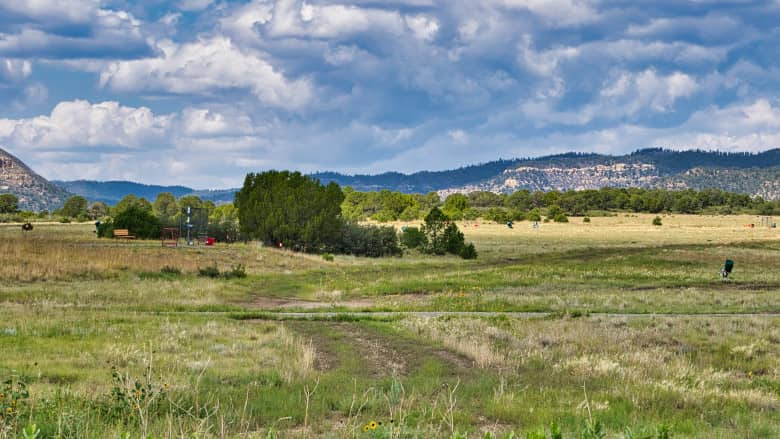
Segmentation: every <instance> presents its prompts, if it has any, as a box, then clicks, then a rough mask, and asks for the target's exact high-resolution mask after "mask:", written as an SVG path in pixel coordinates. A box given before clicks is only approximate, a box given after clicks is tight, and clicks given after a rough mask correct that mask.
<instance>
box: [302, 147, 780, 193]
mask: <svg viewBox="0 0 780 439" xmlns="http://www.w3.org/2000/svg"><path fill="white" fill-rule="evenodd" d="M778 169H780V149H772V150H769V151H765V152H762V153H758V154H750V153H723V152H709V151H669V150H664V149H659V148H652V149H644V150H639V151H636V152H634V153H631V154H626V155H622V156H610V155H602V154H579V153H567V154H560V155H554V156H546V157H539V158H529V159H515V160H500V161H496V162H490V163H485V164H481V165H474V166H468V167H464V168H460V169H456V170H452V171H439V172H429V171H425V172H418V173H414V174H408V175H407V174H399V173H385V174H380V175H375V176H367V175H355V176H350V175H342V174H336V173H319V174H314V176H315V177H317V178H319V179H320V180H321V181H323V182H329V181H335V182H337V183H339V184H340V185H342V186H352V187H354V188H355V189H357V190H361V191H365V190H381V189H390V190H398V191H401V192H422V193H425V192H430V191H437V192H440V193H441V194H442V195H447V194H449V193H453V192H471V191H477V190H481V191H491V192H504V193H509V192H514V191H516V190H520V189H528V190H543V191H547V190H561V191H566V190H582V189H598V188H601V187H606V186H611V187H646V188H653V187H662V188H675V189H685V188H693V189H704V188H720V189H724V190H731V191H735V192H743V193H748V194H750V195H760V196H762V197H765V198H768V199H778V198H780V187H778V185H777V184H776V182H777V176H778V173H777V171H778Z"/></svg>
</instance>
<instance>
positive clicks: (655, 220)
mask: <svg viewBox="0 0 780 439" xmlns="http://www.w3.org/2000/svg"><path fill="white" fill-rule="evenodd" d="M653 225H654V226H661V225H663V222H661V217H660V216H657V217H655V218H653Z"/></svg>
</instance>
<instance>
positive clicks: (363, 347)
mask: <svg viewBox="0 0 780 439" xmlns="http://www.w3.org/2000/svg"><path fill="white" fill-rule="evenodd" d="M285 324H286V325H288V327H290V329H292V330H293V331H295V332H297V333H298V334H299V335H301V336H303V337H305V338H308V339H310V340H312V342H313V344H314V346H315V348H316V349H317V356H318V358H317V360H316V361H315V367H316V368H317V369H318V370H322V371H330V370H335V369H337V368H343V369H346V370H347V371H350V372H351V373H355V374H357V375H360V376H365V377H370V378H386V377H391V376H407V375H409V374H410V373H413V372H414V371H415V370H416V369H417V368H419V367H421V366H422V365H423V364H424V363H425V362H426V361H428V360H431V359H433V360H435V361H439V362H441V363H443V364H444V365H445V366H446V367H445V369H446V370H447V371H448V372H449V373H450V374H452V375H457V374H462V373H465V372H467V371H468V370H469V369H470V368H471V367H472V362H471V360H469V359H468V358H466V357H463V356H462V355H460V354H458V353H456V352H452V351H449V350H447V349H445V348H443V347H441V346H437V345H432V344H429V343H427V342H424V341H420V340H419V339H418V340H415V339H412V338H411V337H405V336H404V335H402V334H399V333H397V332H396V331H395V330H391V329H390V328H382V329H380V328H377V327H373V326H371V325H369V324H366V323H365V322H362V323H361V322H321V321H319V322H316V321H300V320H297V321H289V322H287V323H285Z"/></svg>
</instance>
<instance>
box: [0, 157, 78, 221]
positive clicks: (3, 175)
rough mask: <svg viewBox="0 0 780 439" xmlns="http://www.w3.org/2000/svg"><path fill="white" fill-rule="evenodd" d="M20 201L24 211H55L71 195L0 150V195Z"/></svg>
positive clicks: (16, 158) (20, 206)
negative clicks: (8, 195)
mask: <svg viewBox="0 0 780 439" xmlns="http://www.w3.org/2000/svg"><path fill="white" fill-rule="evenodd" d="M2 193H10V194H13V195H16V197H17V198H18V199H19V208H20V209H22V210H32V211H36V212H37V211H42V210H49V211H51V210H53V209H56V208H59V207H60V206H62V204H63V203H64V202H65V199H66V198H67V197H68V196H69V195H70V194H69V193H68V192H67V191H66V190H64V189H62V188H60V187H59V186H57V185H54V184H52V183H51V182H49V181H48V180H46V179H45V178H43V177H41V176H40V175H38V174H37V173H36V172H35V171H33V170H32V169H31V168H30V167H29V166H27V165H26V164H25V163H24V162H23V161H21V160H20V159H19V158H18V157H16V156H15V155H13V154H11V153H10V152H8V151H6V150H4V149H2V148H0V194H2Z"/></svg>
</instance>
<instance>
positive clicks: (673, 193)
mask: <svg viewBox="0 0 780 439" xmlns="http://www.w3.org/2000/svg"><path fill="white" fill-rule="evenodd" d="M344 194H345V197H344V201H343V202H342V204H341V208H342V212H343V215H344V217H345V218H349V219H350V220H352V221H363V220H374V221H378V222H386V221H413V220H418V219H422V218H423V217H424V216H425V215H426V214H427V213H428V212H429V211H430V209H431V208H433V207H439V208H441V210H442V211H443V212H444V213H445V214H446V215H448V216H449V217H450V218H452V219H454V220H462V219H468V220H472V219H476V218H484V219H487V220H495V221H519V220H523V219H531V220H538V219H537V218H536V217H537V216H539V213H540V212H541V211H542V210H545V211H549V210H550V209H552V210H553V211H554V212H555V214H554V215H549V216H551V217H554V216H555V215H557V214H563V215H568V216H587V215H591V216H592V215H598V214H604V213H607V212H617V211H629V212H637V213H640V212H641V213H687V214H696V213H709V214H733V213H755V214H761V215H772V214H775V213H780V202H778V201H766V200H764V199H762V198H761V197H751V196H749V195H745V194H737V193H733V192H726V191H722V190H719V189H706V190H701V191H696V190H692V189H686V190H664V189H641V188H602V189H598V190H582V191H565V192H561V191H548V192H542V191H534V192H531V191H528V190H520V191H517V192H514V193H512V194H496V193H493V192H486V191H474V192H471V193H468V194H460V193H456V194H451V195H449V196H448V197H447V198H446V199H444V200H442V199H441V198H440V197H439V195H438V194H437V193H436V192H431V193H429V194H426V195H422V194H404V193H400V192H392V191H389V190H383V191H379V192H358V191H355V190H353V189H352V188H350V187H347V188H345V189H344Z"/></svg>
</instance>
